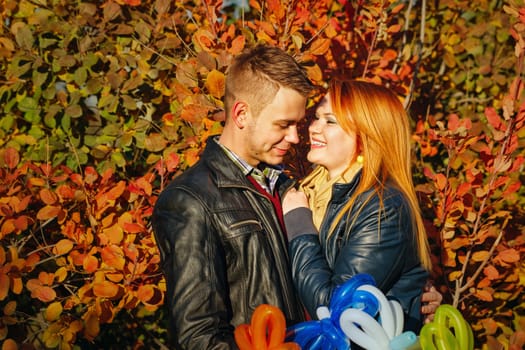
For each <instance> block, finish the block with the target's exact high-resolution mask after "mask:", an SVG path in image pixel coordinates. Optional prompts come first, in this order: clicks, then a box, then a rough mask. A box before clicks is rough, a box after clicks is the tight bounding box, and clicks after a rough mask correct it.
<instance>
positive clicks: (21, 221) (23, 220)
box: [15, 215, 30, 231]
mask: <svg viewBox="0 0 525 350" xmlns="http://www.w3.org/2000/svg"><path fill="white" fill-rule="evenodd" d="M29 221H30V219H29V217H28V216H25V215H22V216H19V217H17V218H16V219H15V227H16V229H17V230H19V231H24V230H26V229H27V227H28V226H29Z"/></svg>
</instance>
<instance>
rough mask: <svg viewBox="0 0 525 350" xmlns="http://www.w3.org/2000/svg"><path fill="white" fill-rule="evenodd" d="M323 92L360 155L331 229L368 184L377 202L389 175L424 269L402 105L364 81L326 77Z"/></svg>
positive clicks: (424, 244) (425, 249) (425, 250)
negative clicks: (357, 175)
mask: <svg viewBox="0 0 525 350" xmlns="http://www.w3.org/2000/svg"><path fill="white" fill-rule="evenodd" d="M328 92H329V93H330V96H331V101H332V110H333V112H334V114H335V115H336V117H337V121H338V123H339V124H340V125H341V127H342V128H343V129H344V130H345V131H350V130H352V131H354V132H356V133H357V136H358V140H359V141H358V142H359V145H358V147H359V148H358V151H360V153H361V155H362V156H363V170H362V174H361V180H360V182H359V185H358V188H357V189H356V191H355V192H354V194H353V195H352V197H351V198H350V200H349V202H348V203H347V204H346V205H345V207H344V208H343V210H342V211H341V212H340V213H339V214H338V216H337V217H336V219H335V220H334V223H333V224H332V226H331V227H332V230H331V231H333V229H334V228H335V226H336V225H337V223H338V222H339V221H340V220H341V218H342V217H343V216H344V215H345V214H346V213H348V212H350V210H351V209H352V206H353V205H354V203H355V200H356V198H357V197H358V196H359V195H360V194H362V193H364V192H366V191H368V190H370V189H374V190H375V192H376V193H377V194H378V195H379V198H380V203H381V205H382V199H383V189H384V184H385V183H386V181H387V180H390V181H391V182H393V183H394V185H395V186H396V187H397V188H398V189H399V190H400V191H401V192H402V193H403V195H404V196H405V198H406V200H407V201H408V204H409V206H410V208H409V209H410V212H411V215H412V220H413V223H414V227H415V229H416V230H415V232H414V235H415V237H414V238H415V240H416V244H417V247H418V252H419V258H420V261H421V263H422V265H423V266H424V267H425V268H426V269H427V270H429V271H430V270H431V259H430V253H429V245H428V240H427V235H426V231H425V227H424V224H423V219H422V217H421V212H420V208H419V204H418V200H417V196H416V191H415V189H414V184H413V181H412V170H411V159H412V158H411V145H410V140H411V137H412V134H411V129H410V124H409V118H408V115H407V113H406V111H405V109H404V108H403V105H402V104H401V102H400V100H399V98H398V97H397V96H396V95H395V94H394V93H393V92H392V91H390V90H389V89H387V88H385V87H383V86H380V85H377V84H374V83H370V82H366V81H358V80H332V81H331V83H330V86H329V90H328ZM358 211H359V210H358Z"/></svg>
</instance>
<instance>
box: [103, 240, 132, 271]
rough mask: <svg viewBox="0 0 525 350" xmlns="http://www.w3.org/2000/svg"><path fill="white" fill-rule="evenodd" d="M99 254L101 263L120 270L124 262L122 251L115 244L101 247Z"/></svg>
mask: <svg viewBox="0 0 525 350" xmlns="http://www.w3.org/2000/svg"><path fill="white" fill-rule="evenodd" d="M100 256H101V258H102V262H103V263H105V264H106V265H108V266H110V267H113V268H115V269H117V270H122V269H123V268H124V265H125V263H126V259H125V258H124V252H123V251H122V249H121V248H120V247H118V246H116V245H111V246H107V247H104V248H102V249H101V251H100Z"/></svg>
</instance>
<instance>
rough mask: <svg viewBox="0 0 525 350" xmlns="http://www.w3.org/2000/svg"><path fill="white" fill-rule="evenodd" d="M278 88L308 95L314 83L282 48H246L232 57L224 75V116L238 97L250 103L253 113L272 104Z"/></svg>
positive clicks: (262, 46) (261, 46)
mask: <svg viewBox="0 0 525 350" xmlns="http://www.w3.org/2000/svg"><path fill="white" fill-rule="evenodd" d="M281 87H286V88H290V89H292V90H295V91H297V92H299V93H300V94H301V95H303V96H305V97H308V96H309V95H310V94H311V92H312V90H313V85H312V83H311V82H310V80H309V79H308V76H307V75H306V72H305V70H304V69H303V68H302V67H301V66H300V65H299V64H298V63H297V61H295V59H294V58H293V57H292V56H290V55H289V54H288V53H286V52H285V51H283V50H281V49H279V48H277V47H274V46H267V45H258V46H256V47H254V48H251V49H247V50H245V51H244V52H243V53H241V54H240V55H238V56H237V57H235V59H234V61H233V63H232V65H231V66H230V67H229V69H228V72H227V76H226V93H225V98H224V104H225V108H226V117H227V118H228V114H229V112H230V110H231V107H232V106H233V104H234V103H235V101H237V100H242V101H245V102H246V103H248V104H249V106H250V108H251V112H252V114H253V115H254V116H258V115H259V114H260V112H261V110H262V109H264V107H266V106H267V105H268V104H269V103H271V102H272V101H273V99H274V97H275V95H276V94H277V91H279V89H280V88H281Z"/></svg>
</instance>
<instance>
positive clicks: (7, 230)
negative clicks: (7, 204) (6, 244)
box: [0, 219, 16, 239]
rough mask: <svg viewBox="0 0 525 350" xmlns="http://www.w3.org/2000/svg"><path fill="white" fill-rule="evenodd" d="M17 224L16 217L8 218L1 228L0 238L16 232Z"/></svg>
mask: <svg viewBox="0 0 525 350" xmlns="http://www.w3.org/2000/svg"><path fill="white" fill-rule="evenodd" d="M15 230H16V225H15V220H14V219H7V220H6V221H4V223H3V224H2V228H1V229H0V239H2V238H4V237H5V236H7V235H9V234H11V233H13V232H15Z"/></svg>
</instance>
